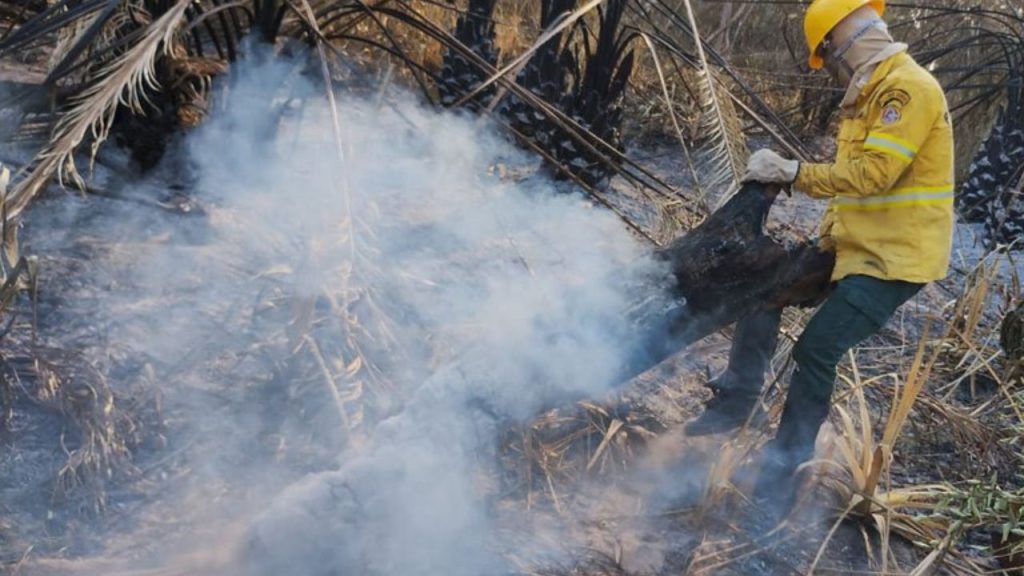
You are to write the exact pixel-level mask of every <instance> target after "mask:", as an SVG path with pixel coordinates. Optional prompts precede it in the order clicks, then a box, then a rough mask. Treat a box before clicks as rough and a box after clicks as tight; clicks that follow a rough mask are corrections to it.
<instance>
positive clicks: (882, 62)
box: [841, 42, 907, 117]
mask: <svg viewBox="0 0 1024 576" xmlns="http://www.w3.org/2000/svg"><path fill="white" fill-rule="evenodd" d="M906 52H907V45H906V44H903V43H899V42H896V43H893V44H892V45H891V46H889V47H888V48H886V49H885V50H882V51H881V52H879V53H878V54H876V55H875V56H873V57H872V58H871V60H868V62H867V63H866V64H864V65H863V66H861V67H860V69H859V70H857V72H856V73H854V75H853V79H852V80H850V85H849V87H847V89H846V95H845V96H844V97H843V102H842V104H841V108H842V112H843V116H847V117H849V116H853V115H854V113H855V112H856V109H857V107H858V105H859V104H860V103H861V102H862V101H863V100H865V99H866V98H867V97H868V96H870V95H871V93H872V92H874V91H875V88H877V87H878V84H879V83H881V81H882V80H883V79H884V78H885V77H886V76H888V75H889V72H890V71H891V70H892V69H893V68H895V67H896V66H898V65H899V64H900V63H902V62H903V60H904V59H905V58H906V57H907V56H906Z"/></svg>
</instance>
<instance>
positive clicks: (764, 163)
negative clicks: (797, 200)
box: [743, 149, 800, 184]
mask: <svg viewBox="0 0 1024 576" xmlns="http://www.w3.org/2000/svg"><path fill="white" fill-rule="evenodd" d="M799 171H800V162H797V161H796V160H786V159H785V158H783V157H782V156H779V155H778V154H776V153H775V152H773V151H771V150H767V149H766V150H758V151H757V152H754V153H753V154H751V155H750V160H748V161H747V171H746V172H745V173H744V174H743V181H744V182H751V181H753V182H762V183H764V184H792V183H793V181H794V180H796V175H797V173H798V172H799Z"/></svg>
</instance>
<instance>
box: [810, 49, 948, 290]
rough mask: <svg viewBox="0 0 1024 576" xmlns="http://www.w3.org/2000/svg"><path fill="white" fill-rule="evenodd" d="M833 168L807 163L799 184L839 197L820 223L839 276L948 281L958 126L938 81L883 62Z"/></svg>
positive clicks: (902, 58)
mask: <svg viewBox="0 0 1024 576" xmlns="http://www.w3.org/2000/svg"><path fill="white" fill-rule="evenodd" d="M837 146H838V150H837V152H836V161H835V163H833V164H811V163H804V164H801V165H800V173H799V175H798V176H797V179H796V182H795V183H794V187H795V188H796V189H797V190H799V191H801V192H804V193H806V194H808V195H809V196H811V197H814V198H831V199H832V201H831V202H830V203H829V207H828V212H827V213H826V215H825V218H824V220H823V221H822V230H821V235H822V238H823V243H824V244H825V245H826V246H834V248H835V251H836V267H835V270H834V271H833V273H832V279H833V280H839V279H842V278H845V277H846V276H850V275H852V274H864V275H867V276H872V277H875V278H880V279H883V280H903V281H905V282H916V283H925V282H930V281H933V280H938V279H941V278H943V277H945V275H946V272H947V270H948V268H949V258H950V252H951V250H952V242H953V223H954V216H953V190H954V182H953V158H954V156H953V128H952V125H951V123H950V119H949V109H948V106H947V104H946V97H945V94H943V92H942V88H941V87H940V86H939V84H938V82H937V81H936V80H935V78H934V77H933V76H932V75H931V74H930V73H929V72H928V71H926V70H925V69H924V68H922V67H921V66H920V65H918V64H917V62H915V61H914V59H913V58H911V57H910V56H909V55H907V54H906V53H904V52H901V53H899V54H896V55H895V56H892V57H891V58H889V59H887V60H884V61H883V62H881V63H880V64H879V65H878V67H877V68H876V69H875V72H874V74H872V76H871V79H870V80H869V81H868V83H867V84H866V85H865V86H864V89H863V90H862V91H861V94H860V97H859V98H858V99H857V103H856V104H855V106H854V108H853V110H852V111H851V112H850V113H849V114H847V117H846V118H844V119H843V121H842V123H841V124H840V127H839V136H838V138H837Z"/></svg>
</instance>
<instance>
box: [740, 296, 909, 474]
mask: <svg viewBox="0 0 1024 576" xmlns="http://www.w3.org/2000/svg"><path fill="white" fill-rule="evenodd" d="M922 286H923V284H912V283H909V282H900V281H893V280H879V279H877V278H872V277H870V276H849V277H847V278H844V279H842V280H840V281H839V282H837V283H835V284H834V285H833V289H832V291H831V292H830V293H829V296H828V299H827V300H825V303H824V304H823V305H822V306H821V308H820V309H819V310H818V312H817V313H816V314H815V315H814V317H813V318H811V321H810V322H809V323H808V324H807V327H806V328H805V329H804V332H803V334H802V335H801V336H800V339H799V340H798V341H797V343H796V346H795V347H794V348H793V360H794V361H795V362H796V370H795V372H794V373H793V378H792V380H791V381H790V385H789V393H788V395H787V397H786V405H785V408H784V409H783V412H782V421H781V422H780V423H779V430H778V433H777V435H776V438H775V442H774V447H775V448H776V449H777V450H776V452H777V453H778V454H779V455H780V456H784V458H785V460H787V461H788V463H789V466H784V467H786V468H789V467H795V466H796V465H798V464H800V463H802V462H805V461H807V460H809V459H810V458H811V457H812V456H813V455H814V441H815V438H816V437H817V435H818V430H819V429H820V428H821V425H822V424H823V423H824V422H825V419H826V418H827V417H828V412H829V408H830V406H831V399H832V390H833V388H834V387H835V379H836V365H838V364H839V361H840V360H841V359H842V358H843V355H844V354H846V353H847V351H849V350H850V349H851V348H853V347H854V346H856V345H857V344H859V343H860V342H862V341H863V340H864V339H866V338H867V337H869V336H871V335H873V334H875V333H877V332H878V331H879V330H880V329H881V328H882V326H884V325H885V323H886V322H887V321H888V320H889V318H890V317H891V316H892V315H893V313H894V312H895V311H896V309H897V308H899V307H900V305H902V304H903V303H904V302H906V301H907V300H909V299H910V298H911V297H912V296H914V295H915V294H917V292H918V291H919V290H920V289H921V287H922ZM779 317H780V312H778V311H773V312H765V313H763V314H760V315H757V316H754V317H751V318H748V319H746V320H744V321H742V322H740V323H739V325H738V326H737V330H736V338H735V339H734V342H733V350H732V352H731V353H730V357H729V369H728V372H729V373H732V374H734V375H735V377H734V378H733V379H732V380H731V382H732V385H731V386H730V387H731V388H733V389H734V390H735V391H736V392H741V393H753V394H757V393H758V392H759V391H760V388H761V386H762V384H763V379H764V371H765V369H766V368H767V363H768V361H769V359H770V357H771V353H772V351H773V350H774V348H775V342H776V339H777V330H778V323H779Z"/></svg>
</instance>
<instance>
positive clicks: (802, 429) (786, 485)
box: [754, 367, 831, 518]
mask: <svg viewBox="0 0 1024 576" xmlns="http://www.w3.org/2000/svg"><path fill="white" fill-rule="evenodd" d="M805 376H806V375H805V374H803V373H801V370H800V368H799V367H797V371H796V372H795V373H794V375H793V380H792V383H791V385H790V390H789V394H788V395H787V396H786V404H785V406H784V408H783V410H782V419H781V420H780V421H779V429H778V431H777V432H776V434H775V439H774V440H772V441H771V442H769V443H768V444H767V445H766V446H765V448H764V450H763V451H762V453H761V471H760V473H759V474H758V478H757V485H756V486H755V487H754V499H755V501H758V502H759V503H761V504H762V505H763V506H765V507H767V508H768V509H770V510H772V511H773V512H774V513H776V514H777V517H779V518H781V517H783V516H785V515H787V514H789V511H790V509H792V507H793V504H795V503H796V495H797V490H798V489H799V487H800V482H801V478H800V477H799V474H797V469H798V468H800V465H801V464H803V463H804V462H807V461H809V460H810V459H811V458H813V457H814V442H815V439H816V438H817V437H818V430H819V429H821V425H822V424H823V423H824V422H825V419H826V418H828V411H829V398H828V397H817V398H816V397H814V396H813V395H812V394H810V393H809V392H808V387H807V386H806V379H805ZM829 392H831V390H830V391H829Z"/></svg>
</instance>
